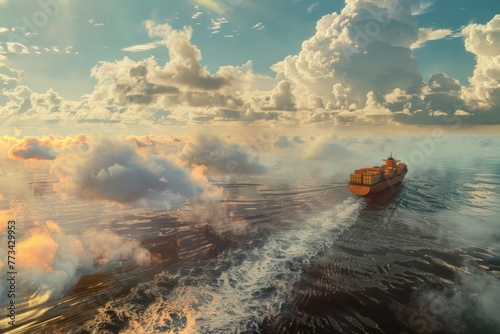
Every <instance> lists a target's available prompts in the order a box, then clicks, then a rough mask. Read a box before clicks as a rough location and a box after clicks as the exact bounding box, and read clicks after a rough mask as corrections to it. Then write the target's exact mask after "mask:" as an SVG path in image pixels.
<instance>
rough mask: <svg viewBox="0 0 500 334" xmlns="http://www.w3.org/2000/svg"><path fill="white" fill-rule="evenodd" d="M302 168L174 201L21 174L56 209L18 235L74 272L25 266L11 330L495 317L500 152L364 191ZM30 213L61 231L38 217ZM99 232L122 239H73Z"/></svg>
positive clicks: (282, 327) (476, 323) (436, 164)
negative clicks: (148, 200) (115, 197)
mask: <svg viewBox="0 0 500 334" xmlns="http://www.w3.org/2000/svg"><path fill="white" fill-rule="evenodd" d="M2 163H3V164H4V165H3V166H4V167H5V169H4V170H9V169H8V168H10V167H9V164H10V162H8V161H3V162H2ZM360 167H362V166H360ZM410 167H411V166H410ZM9 171H10V172H12V173H15V172H14V171H12V170H9ZM17 173H22V172H21V171H17ZM289 175H294V174H292V173H290V174H287V176H289ZM296 175H297V178H296V179H291V178H288V179H286V180H285V179H281V180H280V179H277V178H275V177H269V176H266V175H259V176H248V175H238V177H234V178H229V179H228V178H223V177H219V178H217V177H212V178H209V179H210V181H211V182H212V184H213V185H214V186H217V187H220V188H221V189H222V194H223V195H222V196H221V197H220V198H219V200H218V201H216V202H208V203H207V202H203V201H201V202H196V201H192V202H189V201H188V202H187V203H186V205H185V206H179V207H176V208H172V209H170V210H164V209H161V208H150V209H145V208H144V207H141V206H139V205H138V206H135V207H134V206H133V207H130V208H127V210H123V209H120V208H119V207H117V206H116V205H108V204H93V205H92V206H90V205H89V204H85V203H82V202H80V201H76V200H71V199H70V200H68V201H67V202H66V204H65V205H64V206H63V207H62V206H61V205H60V198H59V196H58V195H57V194H55V193H54V191H53V187H52V183H53V182H57V179H54V178H53V177H50V176H47V175H46V174H44V172H43V170H42V171H39V172H33V174H31V175H30V174H27V175H24V176H23V177H24V178H25V179H26V180H29V181H30V182H33V183H30V184H31V186H30V187H32V192H33V195H32V196H31V197H29V198H24V199H19V201H20V202H21V201H31V202H32V203H34V204H36V203H39V202H38V201H43V202H44V203H46V204H45V205H46V206H47V207H52V208H53V210H52V212H51V213H47V211H46V210H41V209H39V211H36V209H33V210H32V211H30V210H28V212H19V213H18V216H17V220H18V221H20V222H22V221H26V223H22V224H26V225H24V226H25V227H24V228H25V232H24V235H23V236H22V237H23V240H24V237H26V238H28V237H29V235H30V234H29V233H31V235H32V236H34V235H35V232H36V233H37V234H36V235H37V236H40V235H42V236H45V237H46V240H54V241H55V242H56V243H57V245H58V247H59V248H58V249H60V250H61V249H62V250H65V251H66V252H65V254H66V255H67V256H66V257H61V254H60V253H57V251H56V252H55V253H54V254H55V258H54V259H52V262H51V263H52V266H53V268H55V269H58V270H57V272H59V273H61V272H63V273H65V274H66V276H65V277H62V278H61V277H59V276H57V279H58V280H56V277H52V278H51V277H48V278H47V276H43V275H41V276H40V278H36V277H34V276H33V277H29V278H28V277H26V276H25V277H23V279H24V280H26V281H29V280H30V279H31V280H37V281H36V282H35V283H37V284H38V285H37V286H38V288H37V289H26V290H23V291H22V294H21V297H20V299H19V301H20V304H21V305H22V312H20V314H19V323H20V325H19V326H18V327H17V330H14V331H11V332H12V333H16V332H17V333H24V332H31V333H299V332H300V333H336V332H348V333H474V332H477V333H496V332H498V330H499V328H500V323H499V322H498V317H497V316H496V310H498V309H499V308H500V305H499V303H500V280H499V279H500V278H499V277H500V248H499V246H498V245H499V241H500V234H499V232H498V231H499V229H498V228H499V221H498V218H496V217H498V216H499V215H500V205H499V202H498V198H499V189H500V187H499V185H500V182H499V181H498V180H499V176H500V159H499V158H498V157H497V156H494V155H490V156H484V157H474V159H472V158H471V159H467V158H466V159H463V158H458V157H457V158H454V157H453V156H441V155H438V156H436V157H435V158H434V159H433V160H432V162H428V163H426V164H423V165H421V166H413V168H411V169H410V173H409V174H408V175H407V177H406V179H405V180H404V182H403V183H402V184H401V185H398V186H397V187H395V188H393V189H389V190H387V191H385V192H383V193H380V194H379V195H377V196H373V197H368V198H358V197H356V196H354V195H352V194H351V193H350V192H349V191H348V189H347V187H346V182H347V177H348V174H346V175H343V174H342V173H332V174H331V175H329V176H321V177H317V178H314V177H310V178H308V179H307V180H305V179H304V177H303V175H301V174H300V173H297V174H296ZM298 175H300V178H299V176H298ZM342 176H345V179H342ZM36 207H37V205H33V208H36ZM91 207H92V211H89V210H90V208H91ZM207 210H208V211H207ZM205 216H206V217H212V219H208V218H206V217H205ZM27 217H39V220H40V221H41V222H45V221H46V220H53V221H55V222H56V223H57V226H58V227H59V228H60V231H59V230H57V228H56V226H54V225H51V224H48V225H44V224H43V223H41V224H40V225H39V226H38V227H37V229H36V231H35V232H33V231H30V232H28V231H29V228H31V227H33V226H30V225H29V224H28V222H27V221H28V218H27ZM95 217H98V219H97V221H96V218H95ZM200 217H203V219H201V218H200ZM221 217H224V218H221ZM221 222H223V223H221ZM92 228H94V229H92ZM103 228H105V229H106V232H101V230H102V229H103ZM103 233H105V234H104V235H105V236H106V238H104V239H98V238H99V236H102V235H103ZM20 238H21V237H20ZM96 240H100V242H99V245H100V246H103V245H105V244H106V240H107V241H108V242H109V243H110V244H111V245H112V246H110V247H104V246H103V249H102V251H101V252H97V251H94V252H88V251H83V253H81V254H80V253H78V252H76V251H74V247H69V246H68V247H67V248H64V247H66V246H65V245H67V244H68V243H69V244H71V245H74V244H75V243H78V242H80V243H81V244H82V245H83V246H85V247H83V249H84V250H85V249H87V248H88V247H91V248H93V249H96V248H97V247H98V246H97V244H96V242H95V241H96ZM113 240H115V241H116V242H118V241H117V240H121V244H122V245H125V246H126V247H124V249H122V250H120V247H119V246H118V243H115V244H113ZM92 242H93V243H92ZM130 249H132V250H133V251H132V252H130V253H127V251H126V250H130ZM70 250H73V251H70ZM72 252H73V253H72ZM139 255H140V256H139ZM2 256H3V254H2ZM104 259H106V260H104ZM62 263H64V264H65V266H64V267H63V266H62V265H61V264H62ZM70 264H71V265H70ZM61 268H64V270H63V269H61ZM54 282H56V283H57V284H56V283H54ZM31 286H33V284H31ZM20 309H21V308H20ZM2 325H3V324H2Z"/></svg>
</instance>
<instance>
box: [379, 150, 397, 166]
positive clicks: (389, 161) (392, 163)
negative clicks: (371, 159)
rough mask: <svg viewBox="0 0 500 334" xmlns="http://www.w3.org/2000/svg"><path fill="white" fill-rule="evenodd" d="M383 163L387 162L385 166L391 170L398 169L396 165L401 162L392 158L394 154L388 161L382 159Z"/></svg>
mask: <svg viewBox="0 0 500 334" xmlns="http://www.w3.org/2000/svg"><path fill="white" fill-rule="evenodd" d="M382 161H384V162H385V166H386V167H387V168H389V169H392V168H396V165H397V164H398V162H399V161H400V160H396V159H394V158H393V157H392V152H391V155H390V156H389V157H388V158H387V159H382Z"/></svg>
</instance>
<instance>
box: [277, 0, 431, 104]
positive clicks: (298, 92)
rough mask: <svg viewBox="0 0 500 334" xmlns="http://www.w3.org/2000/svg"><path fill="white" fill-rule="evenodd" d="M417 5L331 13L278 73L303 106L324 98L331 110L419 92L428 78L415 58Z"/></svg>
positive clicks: (370, 5) (367, 5) (355, 5)
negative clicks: (394, 94)
mask: <svg viewBox="0 0 500 334" xmlns="http://www.w3.org/2000/svg"><path fill="white" fill-rule="evenodd" d="M413 9H414V6H413V7H412V2H404V3H403V2H400V3H399V2H398V5H397V6H396V7H395V6H393V4H392V5H391V4H388V3H384V2H374V1H346V6H345V8H344V9H343V10H342V12H341V13H340V14H336V13H333V14H330V15H325V16H324V17H323V18H321V19H320V20H319V21H318V23H317V25H316V33H315V35H314V36H313V37H311V38H310V39H308V40H306V41H305V42H304V43H303V44H302V50H301V51H300V52H299V54H298V55H296V56H289V57H287V58H286V59H285V60H283V61H281V62H279V63H277V64H275V65H274V66H273V69H274V70H275V71H276V72H277V73H278V74H279V75H281V76H283V77H284V78H286V79H287V80H289V81H290V82H291V83H292V85H293V87H294V90H293V93H294V94H295V96H296V97H297V106H298V108H314V107H316V105H317V104H318V103H317V100H316V99H312V101H314V100H316V103H315V106H311V105H310V103H309V101H311V96H319V97H321V99H322V101H321V102H322V104H323V105H324V106H325V107H326V108H327V109H331V110H349V109H352V108H359V109H361V108H362V107H363V106H364V105H365V104H366V102H367V94H368V93H370V92H374V94H377V95H379V94H387V93H388V92H390V91H392V90H393V89H395V88H400V89H404V90H407V91H412V92H413V91H416V90H418V89H419V87H420V85H421V81H422V76H421V74H420V72H419V69H418V64H417V62H416V61H415V59H414V58H413V57H412V56H411V51H410V46H411V44H413V43H414V42H415V41H417V39H418V29H417V25H416V20H415V18H414V17H413V16H412V10H413Z"/></svg>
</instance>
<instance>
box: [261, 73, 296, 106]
mask: <svg viewBox="0 0 500 334" xmlns="http://www.w3.org/2000/svg"><path fill="white" fill-rule="evenodd" d="M262 109H263V110H294V109H295V96H294V95H293V93H292V89H291V85H290V82H288V81H286V80H283V81H280V82H279V83H278V85H277V86H276V88H275V89H274V90H273V92H272V94H271V98H270V100H269V101H266V102H264V103H263V106H262Z"/></svg>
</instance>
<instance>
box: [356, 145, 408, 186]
mask: <svg viewBox="0 0 500 334" xmlns="http://www.w3.org/2000/svg"><path fill="white" fill-rule="evenodd" d="M382 161H384V162H385V164H384V165H383V166H375V167H366V168H361V169H356V170H355V171H354V174H351V180H350V182H349V190H350V191H351V192H352V193H353V194H356V195H358V196H366V195H371V194H373V193H376V192H378V191H381V190H384V189H386V188H389V187H392V186H393V185H395V184H397V183H399V182H401V181H402V180H403V179H404V177H405V176H406V173H407V172H408V168H407V166H406V164H404V163H402V162H400V161H399V160H396V159H394V158H393V157H392V153H391V155H390V156H389V158H387V159H383V160H382Z"/></svg>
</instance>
